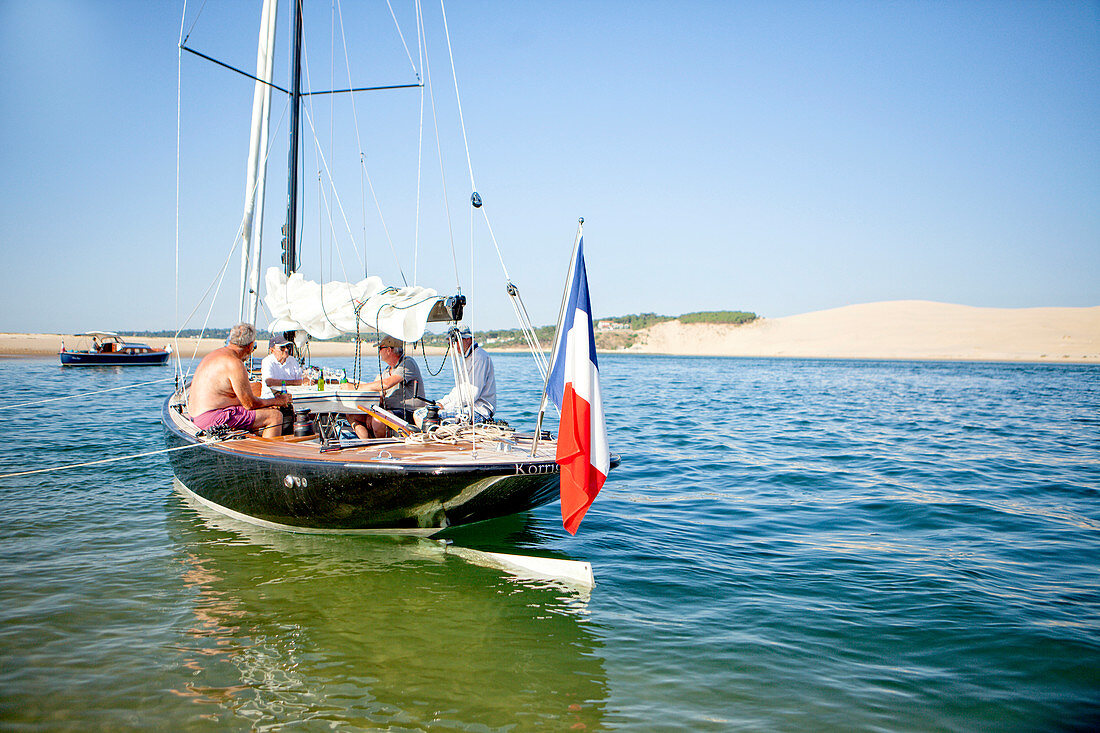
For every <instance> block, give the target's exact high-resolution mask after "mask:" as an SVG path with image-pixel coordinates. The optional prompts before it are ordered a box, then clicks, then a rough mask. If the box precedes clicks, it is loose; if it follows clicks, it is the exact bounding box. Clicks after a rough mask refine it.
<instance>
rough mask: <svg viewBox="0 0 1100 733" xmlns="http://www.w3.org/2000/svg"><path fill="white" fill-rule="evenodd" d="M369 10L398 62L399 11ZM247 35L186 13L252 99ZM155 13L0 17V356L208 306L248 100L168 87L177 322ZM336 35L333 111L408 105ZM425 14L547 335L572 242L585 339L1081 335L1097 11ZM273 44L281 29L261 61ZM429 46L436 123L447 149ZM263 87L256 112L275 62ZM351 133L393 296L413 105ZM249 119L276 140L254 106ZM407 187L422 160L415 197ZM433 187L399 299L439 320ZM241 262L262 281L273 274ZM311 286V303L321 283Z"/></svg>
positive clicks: (126, 7) (483, 257) (472, 10)
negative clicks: (41, 336) (911, 306)
mask: <svg viewBox="0 0 1100 733" xmlns="http://www.w3.org/2000/svg"><path fill="white" fill-rule="evenodd" d="M200 4H201V3H199V2H193V3H191V5H190V6H189V8H188V15H189V22H190V20H191V19H193V18H194V17H195V13H196V11H197V10H198V7H199V5H200ZM345 4H346V5H347V6H348V7H347V8H345V15H349V16H350V15H352V8H351V6H352V3H350V2H347V0H345ZM319 5H323V6H324V7H323V8H322V10H323V11H324V12H323V13H322V15H321V16H317V17H316V18H313V19H311V20H310V27H309V31H310V33H312V34H314V36H315V37H317V38H321V39H322V40H321V41H318V42H316V43H314V41H309V43H310V44H311V45H310V54H311V56H310V75H311V82H312V84H313V86H314V88H320V87H327V86H329V84H330V83H331V82H330V74H331V73H332V71H331V67H332V64H331V62H330V60H329V59H330V57H329V54H328V52H327V50H325V49H324V46H325V44H326V43H327V39H328V37H329V34H330V26H329V21H328V15H327V14H328V8H329V6H330V3H327V2H326V3H319ZM394 6H395V10H397V12H398V14H399V17H400V18H402V20H403V21H404V23H405V25H404V29H405V31H406V34H407V36H408V37H410V38H411V37H414V36H415V32H414V31H413V30H412V26H411V25H410V24H409V22H408V19H409V17H410V13H409V10H408V6H407V5H406V4H404V3H401V2H399V1H398V0H394ZM258 7H259V3H258V2H249V3H245V2H238V1H237V0H233V1H232V2H225V0H209V2H208V3H207V6H206V9H205V10H204V11H203V17H201V18H200V19H199V23H198V25H196V26H195V31H194V33H193V35H192V39H191V42H192V45H194V46H195V47H197V48H199V49H200V50H203V51H205V52H208V53H211V54H212V55H215V56H218V57H219V58H223V59H224V60H226V61H228V62H230V63H235V64H237V65H240V66H242V67H244V68H246V69H249V70H253V69H254V66H255V42H256V40H255V39H256V34H257V28H258V16H259V12H258ZM425 7H426V13H427V14H428V15H429V16H430V17H432V18H435V17H436V16H437V15H438V6H435V5H433V4H432V3H431V2H426V3H425ZM181 9H182V4H181V3H175V2H156V1H155V0H129V1H126V2H122V1H119V2H111V1H110V0H95V1H93V0H83V1H78V0H0V68H3V69H4V73H3V74H2V75H0V94H2V99H3V102H2V104H0V134H2V138H3V144H2V146H0V175H2V184H0V185H2V190H0V223H2V226H0V250H2V252H3V256H4V265H3V267H2V268H0V272H3V275H2V281H0V282H2V284H3V287H2V288H0V330H4V331H51V332H52V331H60V332H71V331H81V330H85V329H92V328H105V329H117V330H128V329H142V330H144V329H167V328H173V327H176V326H178V325H180V324H179V321H180V320H181V319H182V318H183V317H184V316H186V315H187V313H189V312H190V310H191V309H192V307H194V305H195V304H196V303H197V302H198V299H199V297H200V296H201V294H202V292H203V290H204V289H205V288H206V286H207V285H208V284H209V283H210V282H211V280H212V278H213V277H214V275H215V273H216V271H217V268H218V265H219V264H220V262H221V260H222V259H223V258H224V257H225V255H226V253H227V252H228V249H229V247H230V246H231V244H232V241H233V235H234V233H235V231H236V228H237V225H238V223H239V219H240V212H241V208H242V200H243V193H244V191H243V189H244V175H245V158H246V154H247V144H248V129H247V128H248V119H249V115H250V108H251V84H250V83H249V82H248V81H247V80H243V79H241V78H239V77H236V76H235V75H232V74H230V73H229V72H225V71H222V70H219V69H216V68H214V67H212V66H210V65H209V64H206V63H205V62H203V61H200V60H198V59H196V58H194V57H185V58H184V59H183V64H182V66H183V87H182V90H181V92H180V94H181V99H182V101H183V113H182V123H183V132H182V137H181V139H182V141H183V150H182V158H181V176H180V179H181V184H182V192H181V199H180V217H181V227H180V237H181V239H180V246H181V257H182V258H183V262H182V266H181V277H180V297H179V304H178V305H177V304H176V298H175V295H174V284H173V283H174V268H175V264H174V262H175V236H176V235H175V231H176V228H175V227H176V225H175V218H176V215H175V212H176V204H175V196H176V194H175V190H176V183H175V182H176V94H177V76H176V70H177V51H176V44H177V38H178V35H179V28H180V14H181ZM364 12H365V13H366V17H365V18H363V19H361V20H360V19H357V20H356V21H355V23H356V25H355V27H354V28H353V27H348V30H347V32H348V34H349V42H351V43H352V45H353V48H354V49H355V51H354V53H355V54H356V55H357V56H359V55H362V56H363V57H365V58H364V59H360V60H365V61H366V62H367V63H368V65H369V66H370V68H372V69H373V70H374V71H373V72H372V73H368V74H361V75H359V76H357V77H356V82H357V83H392V82H394V81H399V82H404V81H408V80H409V77H410V74H411V72H410V71H409V62H408V60H407V59H406V57H405V52H404V51H403V50H402V48H401V46H400V43H399V41H398V40H397V37H396V34H395V33H394V31H393V24H392V21H390V20H389V14H388V11H387V10H386V9H385V4H384V3H377V2H372V3H369V4H368V5H367V6H366V10H365V11H364ZM448 13H449V16H448V19H449V21H450V24H451V36H452V40H453V44H454V52H455V57H456V63H457V66H458V75H459V83H460V87H461V92H462V103H463V112H464V113H465V118H466V123H467V128H468V133H469V140H470V151H471V155H472V157H473V165H474V172H475V175H476V177H477V184H478V188H479V190H480V193H481V195H482V197H483V198H484V199H485V201H486V202H487V205H488V206H489V207H490V215H491V217H492V223H493V228H494V231H495V233H496V235H497V238H498V240H499V241H500V244H501V247H502V249H503V253H504V258H505V262H506V264H507V266H508V268H509V271H510V274H511V276H512V278H513V280H515V282H516V283H517V284H518V285H519V286H520V287H521V289H522V291H523V293H524V299H525V301H526V302H527V304H528V307H529V308H530V309H531V311H532V317H533V319H534V321H535V322H536V324H545V323H552V322H553V320H554V318H555V317H556V314H557V307H558V300H559V298H560V291H561V286H562V281H563V279H564V274H565V273H564V270H565V267H566V264H567V259H568V256H569V247H570V245H571V244H572V237H573V232H574V228H575V223H576V219H577V217H578V216H584V217H585V219H586V226H585V244H586V249H587V254H588V269H589V280H590V284H591V288H592V301H593V304H594V307H595V310H596V315H597V316H608V315H621V314H626V313H634V312H643V311H654V312H658V313H663V314H670V315H678V314H681V313H685V312H690V311H698V310H718V309H745V310H752V311H756V312H757V313H760V314H761V315H764V316H769V317H779V316H785V315H791V314H796V313H803V312H808V311H813V310H820V309H824V308H832V307H837V306H842V305H847V304H851V303H860V302H870V301H879V300H895V299H927V300H937V301H943V302H951V303H961V304H966V305H976V306H996V307H1030V306H1094V305H1100V3H1096V2H1006V1H1002V0H998V1H996V2H980V1H973V2H961V3H946V2H905V1H898V2H869V1H868V2H840V1H829V2H770V1H769V2H644V1H643V2H639V1H637V0H631V1H630V2H587V1H586V2H544V3H539V2H484V3H458V2H455V3H452V4H451V5H449V6H448ZM286 19H287V18H286V13H285V10H284V11H283V14H282V16H281V17H280V26H279V37H280V38H283V37H285V35H286V26H287V23H286ZM435 22H436V21H434V20H433V21H430V25H429V31H428V32H429V34H430V35H429V43H431V44H434V45H433V47H432V52H433V56H432V64H433V73H434V74H435V81H436V94H437V103H438V105H439V109H440V112H441V114H446V115H450V116H451V117H453V116H454V104H453V100H452V99H451V97H452V96H453V94H452V93H451V91H450V72H449V68H448V66H447V63H446V55H445V53H438V52H439V51H443V50H444V49H443V48H442V46H441V45H440V37H439V35H438V33H436V28H435V26H434V25H431V23H435ZM364 29H366V30H368V31H371V32H374V31H377V33H374V35H373V36H372V35H371V34H370V33H366V32H364ZM433 33H435V35H431V34H433ZM352 36H354V40H353V39H352ZM364 38H368V39H370V38H378V39H380V40H377V41H376V40H363V39H364ZM318 48H320V49H321V50H320V51H318V50H317V49H318ZM340 63H342V62H340ZM276 69H277V76H278V77H279V79H278V80H279V81H283V82H284V83H285V78H286V60H285V54H284V55H281V56H280V57H279V58H278V59H277V61H276ZM337 83H338V84H342V83H343V82H342V81H338V82H337ZM448 100H450V101H448ZM319 104H320V103H319ZM356 104H357V114H358V115H359V117H360V126H361V135H362V136H363V137H364V139H365V143H364V147H365V148H366V152H367V156H368V161H369V166H368V170H369V172H370V174H371V176H372V179H373V180H374V183H375V186H376V187H377V188H378V190H379V195H380V197H381V199H382V206H383V211H384V212H385V214H386V223H387V225H388V226H389V228H390V230H391V236H393V238H394V240H395V247H397V248H398V250H399V252H400V256H401V257H402V258H404V262H403V263H402V264H403V267H405V269H406V271H407V273H408V274H410V275H411V271H412V270H411V268H412V256H411V253H410V251H409V248H408V242H410V241H412V232H413V224H412V222H413V221H414V218H413V212H414V202H415V145H416V119H417V114H418V104H419V95H418V93H417V92H415V91H413V92H393V93H386V94H385V95H382V96H378V95H375V96H371V97H369V98H363V97H361V98H360V99H359V100H358V101H357V102H356ZM273 107H274V109H275V112H274V113H273V119H272V126H273V127H275V126H276V125H277V124H278V119H279V116H280V113H281V110H282V109H283V107H282V102H281V101H280V100H278V99H277V100H276V101H275V103H274V104H273ZM326 109H327V108H326V107H324V106H323V105H321V108H319V109H317V110H315V112H314V114H315V116H316V120H317V125H318V127H327V126H328V124H329V123H328V121H327V112H326V111H325V110H326ZM448 119H449V118H448ZM283 124H284V128H283V129H285V123H283ZM441 124H442V123H441ZM447 124H449V125H451V127H450V128H448V129H450V132H446V131H445V133H444V136H445V143H444V144H445V145H449V146H450V148H449V149H448V150H445V151H444V156H445V159H446V161H447V165H448V169H449V171H450V170H452V169H453V173H449V175H448V186H449V188H450V196H451V202H452V209H453V211H454V212H455V214H454V216H455V222H454V230H455V236H456V239H457V240H458V241H459V247H460V253H459V256H460V260H461V261H460V269H461V273H462V279H463V281H464V286H465V287H466V289H467V291H468V292H469V294H470V295H471V298H472V299H473V301H474V302H475V306H474V309H473V314H474V324H473V325H474V326H475V328H491V327H509V326H511V325H513V318H512V315H511V310H510V309H509V308H508V306H507V304H506V302H505V300H504V298H503V297H502V296H501V291H502V290H503V279H502V276H501V274H500V267H499V265H498V264H497V262H496V255H495V254H494V253H493V252H492V250H491V248H486V247H485V241H484V240H485V238H484V235H483V227H481V225H478V227H476V228H475V240H476V241H477V242H478V244H477V245H476V246H477V252H478V254H477V255H476V257H477V262H476V263H475V267H474V269H475V270H476V271H477V272H479V273H481V274H479V276H478V277H477V278H476V279H475V280H474V282H473V283H472V284H471V283H470V282H469V280H470V276H469V273H470V265H469V262H468V257H467V252H468V245H467V244H466V239H467V236H468V231H469V224H468V219H467V213H466V212H467V209H468V206H463V202H464V201H465V200H466V199H467V197H468V196H469V189H470V187H469V182H468V179H467V177H466V174H465V160H464V158H465V156H464V153H463V151H462V146H461V143H460V142H458V143H457V145H456V144H455V143H456V137H455V132H454V130H455V128H454V127H453V124H452V123H451V122H447ZM383 127H391V128H397V129H396V130H393V129H390V130H388V131H386V132H383ZM387 135H390V136H392V137H387ZM432 139H433V138H432V136H431V128H430V125H429V128H428V130H427V131H426V134H425V141H426V142H427V143H428V145H430V146H432V147H434V142H432ZM326 145H327V143H326ZM306 147H307V149H312V142H310V143H309V144H307V146H306ZM284 150H285V143H284V147H278V145H276V147H275V148H274V151H273V153H272V158H271V160H272V163H271V170H272V172H273V175H272V176H271V179H270V181H271V182H270V184H269V197H268V202H269V203H268V211H269V214H271V216H270V217H268V220H267V221H268V225H267V226H268V231H269V233H273V232H275V231H277V228H278V226H279V223H280V222H281V219H282V218H283V214H284V207H285V204H284V203H283V202H282V197H283V196H285V189H286V185H285V180H284V178H283V175H284V174H283V173H282V169H283V167H284V166H285V152H283V151H284ZM325 151H326V152H325V154H326V156H330V155H331V157H332V159H333V161H332V165H333V166H334V167H336V168H337V169H339V171H340V172H339V173H338V174H337V175H338V176H342V177H346V178H347V179H348V180H349V181H351V182H352V183H353V185H351V186H350V187H349V193H347V194H344V193H341V196H342V201H343V203H344V204H345V206H346V207H347V208H348V209H349V218H350V219H351V220H352V221H360V220H361V219H362V217H361V215H360V214H359V213H358V211H359V209H360V208H361V198H362V196H361V193H360V184H359V173H358V167H357V165H358V162H357V160H358V155H357V153H356V150H355V148H354V147H351V148H349V149H348V150H346V151H345V154H344V155H343V156H341V155H340V154H339V153H338V152H331V151H330V149H329V148H325ZM317 167H318V166H317V163H316V157H315V155H313V154H312V153H307V161H306V164H305V167H304V169H305V178H306V180H305V183H304V184H303V186H304V188H305V189H306V190H307V195H309V196H314V197H315V196H316V195H317V189H318V183H317ZM438 167H439V166H438V163H437V162H436V159H435V158H434V156H428V157H427V158H426V161H425V181H428V180H429V178H430V177H431V176H433V175H434V176H435V177H436V178H438V173H437V171H438ZM433 185H434V184H431V183H425V190H426V196H427V195H431V196H435V197H436V198H434V199H430V200H429V199H426V200H428V203H426V204H425V214H424V216H425V221H424V223H423V224H422V229H421V231H422V235H423V236H424V239H425V242H424V245H423V249H422V253H421V259H420V264H419V268H420V270H419V271H420V273H421V275H420V280H421V282H422V283H423V284H427V285H431V286H435V287H438V288H439V289H441V290H450V289H452V288H453V286H454V275H453V268H452V266H451V260H450V251H449V249H448V248H447V246H446V240H447V238H448V237H447V235H446V229H445V227H444V226H443V225H442V224H440V223H438V221H439V219H440V217H439V215H438V214H439V212H440V211H441V205H440V204H438V203H437V201H438V195H437V194H436V193H435V192H434V191H433ZM350 209H354V210H355V212H356V213H354V214H352V213H350ZM367 209H368V211H369V212H370V213H371V216H372V217H373V219H372V220H371V223H370V224H369V225H368V227H367V228H368V238H369V239H370V241H371V244H370V245H368V258H369V262H371V263H375V264H373V265H371V268H372V271H377V272H378V273H379V274H381V275H383V276H384V277H386V278H387V279H390V280H392V279H394V278H395V277H396V268H395V266H394V265H393V262H394V258H393V256H392V255H391V254H390V249H389V246H388V245H387V244H386V243H385V241H384V239H381V235H380V234H379V233H378V232H379V231H380V229H379V228H378V226H377V223H376V220H377V214H375V213H373V212H374V205H373V203H371V202H370V201H369V200H368V204H367ZM429 209H430V211H429ZM341 226H342V225H341ZM305 227H306V230H305V231H306V244H305V245H304V246H305V247H306V249H307V252H318V251H320V250H321V248H322V245H321V244H319V243H318V239H319V238H321V239H323V238H324V237H326V236H327V235H325V234H324V233H323V232H322V233H319V232H318V229H319V226H318V217H317V216H316V215H314V214H307V215H306V219H305ZM356 227H359V225H356ZM359 228H361V227H359ZM428 240H431V241H428ZM347 251H350V250H347ZM266 252H267V254H268V258H269V261H270V258H273V257H274V258H277V256H278V254H277V242H276V241H274V240H272V239H269V240H268V242H267V245H266ZM324 257H326V258H327V262H326V263H325V265H324V266H323V267H324V268H325V269H323V270H322V271H321V272H323V273H324V274H326V275H327V274H328V272H330V271H334V270H339V265H338V262H337V260H338V258H336V257H335V256H334V255H332V254H325V255H324ZM352 269H353V270H354V267H353V268H352ZM307 274H309V275H310V276H311V277H316V276H317V275H318V270H317V269H316V267H314V269H313V270H312V271H310V270H309V269H307ZM336 274H337V275H341V273H340V272H338V271H337V272H336ZM341 276H342V275H341ZM238 278H239V274H238V264H237V261H236V258H234V260H233V263H232V265H231V269H230V272H229V274H228V276H227V278H226V282H225V285H223V287H222V294H221V295H220V296H219V300H218V302H217V304H216V305H215V310H214V314H213V316H212V317H211V322H212V324H213V325H217V326H226V325H229V324H230V323H231V322H232V321H233V320H234V317H235V314H236V306H235V303H236V290H237V280H238ZM204 314H205V311H204V312H203V314H200V315H199V316H198V317H197V319H192V321H191V322H190V323H189V324H188V325H189V326H196V325H200V324H201V321H202V319H203V317H204ZM260 325H261V326H263V325H266V321H265V319H264V318H263V317H261V324H260Z"/></svg>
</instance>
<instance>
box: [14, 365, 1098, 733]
mask: <svg viewBox="0 0 1100 733" xmlns="http://www.w3.org/2000/svg"><path fill="white" fill-rule="evenodd" d="M431 362H432V365H431V366H432V368H433V369H434V368H437V367H438V363H437V362H438V360H437V359H436V358H433V359H432V360H431ZM333 363H335V364H337V365H342V366H349V367H350V362H349V361H339V360H337V361H334V362H333ZM495 363H496V366H497V373H498V383H499V385H500V388H501V393H502V400H501V402H502V404H503V408H502V412H503V413H504V415H505V416H506V417H507V418H509V419H511V421H512V422H513V424H517V425H520V426H525V427H530V426H531V425H532V423H533V412H532V410H530V409H526V410H523V409H520V408H519V407H517V404H518V403H519V402H521V401H524V400H529V399H531V398H532V396H533V395H534V394H536V393H537V391H538V388H539V385H538V383H537V380H536V379H535V377H534V368H533V366H532V364H531V362H530V359H529V358H528V357H521V356H514V355H507V356H505V355H499V356H496V357H495ZM601 370H602V378H603V391H604V396H605V400H606V403H607V409H608V427H609V433H610V440H611V443H612V447H613V449H614V450H615V451H616V452H619V453H621V454H622V456H623V465H622V467H621V468H619V469H618V470H616V471H615V472H613V474H612V476H611V478H610V479H609V480H608V482H607V484H606V486H605V488H604V490H603V493H602V494H601V496H600V498H599V500H598V501H597V502H596V504H595V505H594V507H593V508H592V510H591V511H590V512H589V515H588V517H587V518H586V519H585V521H584V523H583V524H582V526H581V530H580V533H579V534H578V535H577V536H576V537H575V538H574V537H571V536H569V535H568V534H567V533H565V531H564V530H563V529H562V528H561V523H560V516H559V513H558V512H559V510H558V507H557V505H556V504H555V505H552V506H547V507H543V508H542V509H540V510H538V511H535V512H532V513H530V514H527V515H521V516H518V517H513V518H508V519H505V520H500V521H496V522H491V523H487V524H484V525H480V526H476V527H473V528H468V529H464V530H460V531H454V532H452V533H451V534H450V538H451V539H453V540H454V541H455V543H456V544H459V545H464V546H467V547H473V548H478V549H485V550H503V551H510V552H518V553H528V554H541V555H546V556H555V557H566V558H573V559H583V560H588V561H590V562H591V563H592V564H593V566H594V568H595V573H596V578H597V586H596V587H595V589H593V591H592V592H591V594H590V596H588V597H584V596H582V595H580V594H578V593H576V592H573V591H570V590H568V589H565V588H561V587H557V586H555V585H553V584H548V583H539V582H533V581H521V580H517V579H513V578H510V577H509V576H507V575H504V574H502V573H500V572H499V571H496V570H493V569H490V568H485V567H479V566H476V565H471V564H469V563H468V562H466V561H464V560H461V559H459V558H457V557H454V556H449V555H444V554H442V553H441V552H440V551H439V550H438V548H437V546H436V545H435V544H434V543H431V542H425V541H421V540H396V541H395V540H378V539H371V538H363V537H348V536H343V537H340V536H335V537H317V536H306V535H292V534H284V533H278V532H271V531H264V530H259V529H256V528H252V527H249V526H247V525H240V524H236V523H234V522H232V521H231V520H226V519H222V518H219V517H218V516H216V515H211V514H210V513H208V512H206V511H199V510H197V509H196V508H195V507H193V506H192V505H190V504H189V503H188V502H187V501H186V500H184V499H183V498H182V497H181V496H180V495H179V494H178V493H177V492H176V491H175V490H174V488H173V483H172V473H171V470H170V469H169V467H168V462H167V460H166V458H165V456H163V455H152V456H148V457H144V458H138V459H134V460H129V461H124V462H119V463H111V464H105V465H100V466H94V467H87V468H73V469H70V470H65V471H58V472H55V473H47V474H38V475H32V476H24V477H15V478H0V728H3V729H5V730H21V731H22V730H80V731H84V730H126V729H157V730H172V731H174V730H218V731H222V730H253V729H256V730H269V729H271V730H280V729H292V730H330V729H332V730H356V729H371V728H379V729H390V730H411V731H415V730H456V731H526V730H540V731H541V730H574V729H575V730H589V731H592V730H635V731H726V730H760V731H772V730H783V731H829V730H887V731H910V730H913V731H927V730H933V731H939V730H945V731H951V730H996V731H1002V730H1008V731H1033V730H1040V731H1042V730H1088V729H1094V728H1095V727H1096V726H1097V725H1098V724H1100V368H1097V367H1091V366H1069V365H1064V366H1061V365H1059V366H1046V365H1011V364H958V363H890V362H856V361H853V362H832V361H800V360H763V359H761V360H757V359H711V358H665V357H637V356H634V357H612V356H607V357H604V358H603V359H602V362H601ZM170 376H171V369H170V368H167V367H166V368H144V369H134V368H131V369H110V368H107V369H89V370H72V371H62V369H61V368H60V367H59V366H57V365H56V364H55V362H54V360H52V359H50V360H47V359H33V360H25V359H19V360H14V359H13V360H0V406H4V405H13V404H17V403H20V402H23V401H26V400H32V399H36V398H42V397H49V396H54V395H58V394H81V393H89V392H98V394H95V395H92V396H85V397H81V398H78V399H74V400H69V401H61V402H50V403H45V404H40V405H34V406H26V407H20V408H15V409H3V410H0V425H2V426H3V430H4V433H5V436H4V439H3V441H0V473H9V472H13V471H20V470H29V469H34V468H41V467H47V466H51V465H56V464H70V463H80V462H85V461H91V460H96V459H99V458H104V457H110V456H124V455H131V454H137V453H143V452H147V451H156V450H158V449H160V448H162V447H163V442H162V438H161V432H160V423H159V409H160V404H161V401H162V400H163V397H164V395H165V394H166V392H167V391H168V385H167V384H152V385H145V386H140V387H136V388H133V389H129V390H118V391H109V392H105V391H103V390H109V389H112V388H115V387H120V386H124V385H131V384H135V383H138V382H145V381H150V380H154V379H163V378H166V377H170ZM441 378H442V377H441ZM432 386H433V387H434V388H435V389H434V393H435V394H436V395H438V394H439V393H440V392H441V388H440V385H439V383H436V384H433V385H432Z"/></svg>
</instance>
